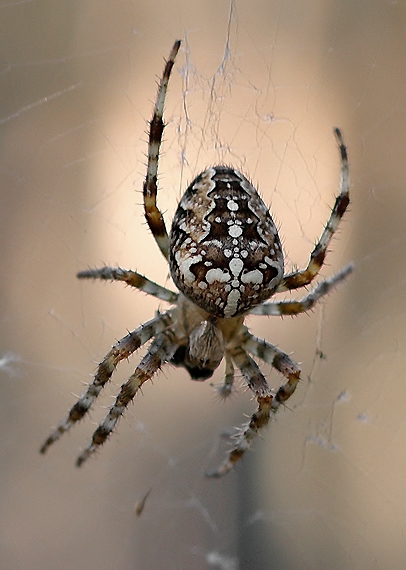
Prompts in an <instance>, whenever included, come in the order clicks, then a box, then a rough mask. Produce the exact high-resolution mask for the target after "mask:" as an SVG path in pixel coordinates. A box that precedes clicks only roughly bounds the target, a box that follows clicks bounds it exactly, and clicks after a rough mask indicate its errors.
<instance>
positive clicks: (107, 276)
mask: <svg viewBox="0 0 406 570" xmlns="http://www.w3.org/2000/svg"><path fill="white" fill-rule="evenodd" d="M76 277H77V278H78V279H102V280H106V281H124V283H127V285H130V286H131V287H135V288H136V289H139V290H140V291H144V293H148V295H153V296H154V297H156V298H157V299H161V301H168V303H176V301H177V299H178V297H179V295H178V293H174V292H173V291H170V290H169V289H166V287H162V286H161V285H158V283H154V281H151V280H150V279H148V277H145V276H144V275H141V274H140V273H137V272H136V271H130V270H127V269H122V268H121V267H100V268H99V269H87V270H85V271H80V272H79V273H78V274H77V275H76Z"/></svg>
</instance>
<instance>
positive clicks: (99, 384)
mask: <svg viewBox="0 0 406 570" xmlns="http://www.w3.org/2000/svg"><path fill="white" fill-rule="evenodd" d="M172 323H173V318H172V311H168V312H166V313H163V314H160V315H158V316H156V317H155V318H153V319H151V320H150V321H148V322H147V323H145V324H144V325H142V326H140V327H138V328H137V329H135V330H134V331H132V332H130V333H128V335H126V336H125V337H124V338H122V339H121V340H119V341H118V342H117V343H116V344H115V345H114V346H113V347H112V348H111V350H110V351H109V352H108V353H107V354H106V356H105V357H104V359H103V361H102V362H101V363H100V364H99V366H98V369H97V372H96V375H95V377H94V380H93V382H92V383H91V384H90V385H89V387H88V388H87V390H86V392H85V393H84V394H83V395H82V396H81V397H80V398H79V400H78V401H77V402H76V404H75V405H74V406H73V407H72V408H71V409H70V411H69V413H68V416H67V418H66V419H65V420H64V421H63V422H61V423H60V424H59V426H58V427H57V428H56V429H55V430H54V431H53V432H52V433H51V435H50V436H49V437H48V439H47V440H46V441H45V443H44V444H43V445H42V447H41V449H40V452H41V453H45V452H46V451H47V450H48V447H50V446H51V445H52V444H53V443H54V442H55V441H57V440H58V439H60V437H61V436H62V435H63V434H64V433H65V432H67V431H68V430H69V429H70V428H71V427H72V426H73V425H74V424H75V423H76V422H78V421H79V420H81V419H82V418H83V417H84V416H85V414H87V412H88V411H89V410H90V408H91V407H92V404H93V402H94V401H95V399H96V398H97V397H98V395H99V394H100V392H101V390H102V389H103V387H104V386H105V385H106V383H107V382H108V381H109V380H110V378H111V376H112V374H113V372H114V370H115V369H116V366H117V364H118V363H119V362H121V360H124V359H125V358H128V357H129V356H130V355H131V354H132V353H133V352H135V351H136V350H137V349H138V348H140V346H142V345H143V344H145V343H146V342H147V341H148V340H149V339H150V338H152V337H153V336H155V335H157V334H159V333H161V332H162V331H163V330H165V329H167V328H168V327H169V326H170V325H171V324H172Z"/></svg>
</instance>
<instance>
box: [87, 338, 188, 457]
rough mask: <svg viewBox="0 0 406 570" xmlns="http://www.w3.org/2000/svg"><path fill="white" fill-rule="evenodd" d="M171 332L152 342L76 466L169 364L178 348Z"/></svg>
mask: <svg viewBox="0 0 406 570" xmlns="http://www.w3.org/2000/svg"><path fill="white" fill-rule="evenodd" d="M173 336H174V335H173V334H172V333H171V331H166V332H165V333H162V334H160V335H158V336H157V337H156V338H155V340H154V341H153V342H152V344H151V346H150V347H149V350H148V352H147V354H146V355H145V356H144V358H143V359H142V360H141V362H140V363H139V365H138V366H137V368H136V369H135V371H134V374H132V375H131V376H130V378H129V379H128V380H127V382H126V383H125V384H123V385H122V386H121V390H120V393H119V394H118V396H117V398H116V401H115V402H114V404H113V406H112V407H111V408H110V411H109V412H108V414H107V415H106V417H105V418H104V419H103V420H102V421H101V422H100V425H99V427H98V428H97V429H96V431H95V432H94V434H93V437H92V441H91V442H90V444H89V445H88V446H87V447H86V448H85V449H84V450H83V451H82V453H81V454H80V455H79V457H78V459H77V461H76V465H77V466H78V467H80V466H81V465H82V463H83V462H84V461H86V459H87V458H88V457H90V455H92V454H93V453H94V452H95V451H96V450H97V449H98V448H99V446H100V445H102V444H103V443H104V442H105V441H106V439H107V438H108V437H109V435H110V434H111V432H112V431H113V429H114V427H115V425H116V424H117V422H118V420H119V419H120V417H121V416H122V415H123V413H124V411H125V409H126V408H127V406H128V404H129V403H130V402H131V401H132V400H133V398H134V397H135V395H136V393H137V392H138V390H139V389H140V388H141V386H142V385H143V384H144V382H146V381H147V380H150V379H151V378H152V377H153V376H154V374H155V373H156V372H158V370H159V369H160V368H161V367H162V365H163V364H165V363H166V362H169V360H170V359H171V358H172V356H173V354H174V352H175V351H176V349H177V348H178V345H177V343H176V341H175V340H174V338H173Z"/></svg>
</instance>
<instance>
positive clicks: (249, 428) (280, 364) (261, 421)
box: [207, 332, 300, 477]
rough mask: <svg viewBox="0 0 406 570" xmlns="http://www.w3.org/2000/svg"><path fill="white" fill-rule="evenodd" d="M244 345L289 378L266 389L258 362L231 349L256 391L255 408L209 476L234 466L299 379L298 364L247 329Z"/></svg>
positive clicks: (241, 352) (237, 364) (253, 390)
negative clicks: (216, 467)
mask: <svg viewBox="0 0 406 570" xmlns="http://www.w3.org/2000/svg"><path fill="white" fill-rule="evenodd" d="M244 348H246V349H247V350H248V351H249V352H251V353H252V354H255V355H256V356H258V357H259V358H261V359H262V360H264V361H265V362H267V363H268V364H271V365H272V366H273V367H274V368H276V369H277V370H278V371H279V372H281V373H282V374H283V375H284V376H285V378H287V379H288V380H287V382H286V383H285V384H283V385H282V386H281V387H280V388H279V390H278V391H277V392H276V394H275V393H274V392H273V391H271V389H270V388H269V386H268V383H267V381H266V379H265V377H264V375H263V374H262V372H261V371H260V369H259V368H258V365H257V364H256V363H255V361H254V360H253V359H252V358H251V357H250V356H249V355H248V354H247V353H246V352H245V350H242V349H236V350H235V351H233V360H234V362H235V364H236V366H237V367H238V368H239V369H240V370H241V372H242V374H243V376H244V378H245V379H246V381H247V383H248V386H249V388H250V389H251V390H252V392H253V393H254V394H255V397H256V399H257V402H258V409H257V411H256V412H255V413H254V414H253V415H252V416H251V419H250V421H249V423H248V424H247V425H246V426H243V427H242V429H241V431H240V433H239V434H238V435H237V438H236V444H235V446H234V447H233V449H232V450H231V451H230V452H229V454H228V456H227V458H226V460H225V461H224V463H223V464H222V465H221V466H220V467H219V468H218V469H217V470H216V471H213V472H211V473H208V474H207V476H208V477H223V476H224V475H226V474H227V473H228V472H229V471H230V470H231V469H232V468H233V467H234V465H235V463H236V462H237V461H238V460H239V459H241V457H242V456H243V455H244V453H245V452H246V451H247V450H248V449H249V448H250V446H251V442H252V440H253V439H254V437H255V436H257V435H258V432H259V430H260V429H262V428H263V427H265V426H266V425H267V424H268V422H269V418H270V416H271V414H275V413H276V412H277V410H278V408H279V406H280V405H281V404H282V403H283V402H285V401H286V400H287V399H288V398H290V396H291V395H292V394H293V392H294V391H295V389H296V386H297V384H298V382H299V379H300V368H299V366H298V365H297V364H296V363H295V362H294V361H293V360H292V359H291V358H290V357H289V356H288V355H287V354H285V353H284V352H282V351H281V350H279V348H277V347H276V346H273V345H272V344H269V343H267V342H266V341H264V340H260V339H257V338H255V337H254V336H253V335H251V334H250V333H248V332H246V340H245V342H244Z"/></svg>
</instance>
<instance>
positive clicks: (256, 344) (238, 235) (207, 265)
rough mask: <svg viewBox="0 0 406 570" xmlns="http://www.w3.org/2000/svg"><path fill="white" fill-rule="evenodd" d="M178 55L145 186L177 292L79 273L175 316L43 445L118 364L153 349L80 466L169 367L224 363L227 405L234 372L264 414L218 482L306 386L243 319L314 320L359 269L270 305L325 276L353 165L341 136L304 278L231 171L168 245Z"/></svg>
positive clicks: (188, 206)
mask: <svg viewBox="0 0 406 570" xmlns="http://www.w3.org/2000/svg"><path fill="white" fill-rule="evenodd" d="M179 47H180V41H177V42H175V44H174V46H173V48H172V51H171V54H170V56H169V59H168V61H167V63H166V66H165V70H164V73H163V76H162V79H161V83H160V85H159V89H158V96H157V99H156V103H155V109H154V114H153V117H152V120H151V122H150V134H149V148H148V167H147V175H146V179H145V182H144V208H145V217H146V220H147V222H148V225H149V227H150V229H151V231H152V234H153V236H154V238H155V240H156V242H157V244H158V246H159V248H160V250H161V252H162V254H163V255H164V256H165V258H166V259H167V260H168V262H169V266H170V271H171V276H172V279H173V281H174V283H175V285H176V286H177V288H178V289H179V293H175V292H172V291H170V290H168V289H166V288H165V287H162V286H161V285H158V284H157V283H154V282H153V281H150V280H149V279H148V278H147V277H144V276H143V275H140V274H139V273H137V272H135V271H130V270H125V269H121V268H114V267H102V268H100V269H91V270H87V271H81V272H80V273H78V277H79V278H80V279H89V278H93V279H104V280H106V279H107V280H117V281H123V282H125V283H127V284H128V285H131V286H132V287H135V288H137V289H139V290H141V291H144V292H146V293H148V294H150V295H153V296H155V297H156V298H158V299H160V300H162V301H167V302H169V303H171V304H172V305H173V307H172V308H170V309H169V310H168V311H166V312H164V313H158V314H157V315H156V316H155V317H154V318H152V319H151V320H150V321H148V322H147V323H144V324H143V325H141V326H140V327H138V328H137V329H135V330H134V331H132V332H130V333H128V334H127V335H126V336H125V337H123V338H122V339H121V340H119V341H118V342H117V343H116V344H115V345H114V346H113V347H112V348H111V350H110V351H109V352H108V353H107V354H106V356H105V357H104V359H103V361H102V362H101V363H100V364H99V366H98V369H97V372H96V375H95V377H94V380H93V382H92V383H91V384H90V386H89V387H88V389H87V390H86V392H85V393H84V394H83V395H82V396H81V397H80V398H79V400H78V401H77V402H76V404H74V406H73V407H72V408H71V410H70V412H69V414H68V417H67V418H66V419H65V420H64V421H63V422H62V423H61V424H60V425H59V426H58V427H57V428H56V429H55V430H54V431H53V432H52V434H51V435H50V436H49V437H48V439H47V440H46V441H45V443H44V445H43V446H42V447H41V452H42V453H45V451H46V450H47V449H48V447H49V446H50V445H51V444H52V443H54V442H55V441H56V440H57V439H59V438H60V437H61V435H62V434H63V433H64V432H66V431H67V430H68V429H70V427H71V426H72V425H73V424H74V423H76V422H77V421H78V420H80V419H81V418H82V417H83V416H84V415H85V414H86V413H87V412H88V411H89V410H90V408H91V406H92V404H93V402H94V400H95V399H96V398H97V396H98V395H99V393H100V391H101V390H102V388H103V387H104V386H105V384H106V383H107V382H108V381H109V380H110V378H111V376H112V374H113V372H114V370H115V368H116V366H117V364H118V363H119V362H120V361H121V360H123V359H125V358H127V357H129V356H130V355H131V354H132V353H133V352H135V351H136V350H137V349H138V348H139V347H140V346H142V345H144V344H145V343H146V342H148V341H149V340H152V342H151V344H150V346H149V348H148V350H147V352H146V354H145V356H144V357H143V358H142V360H141V361H140V363H139V364H138V366H137V367H136V369H135V371H134V373H133V374H132V376H131V377H130V378H129V379H128V381H127V382H126V383H125V384H123V386H122V387H121V390H120V392H119V394H118V396H117V398H116V401H115V402H114V404H113V406H112V407H111V409H110V410H109V412H108V414H107V415H106V417H105V418H104V419H103V420H102V422H101V423H100V425H99V427H98V428H97V429H96V431H95V432H94V434H93V438H92V441H91V442H90V444H89V445H88V446H87V447H86V448H85V449H84V450H83V451H82V453H81V454H80V455H79V457H78V460H77V465H81V464H82V463H83V461H85V460H86V459H87V458H88V457H89V456H90V455H91V454H92V453H94V451H96V449H98V447H99V446H100V445H101V444H102V443H104V441H105V440H106V439H107V437H108V436H109V435H110V434H111V432H112V431H113V429H114V427H115V425H116V423H117V421H118V419H119V418H120V417H121V415H122V414H123V412H124V411H125V409H126V407H127V406H128V404H129V403H130V402H131V401H132V400H133V398H134V396H135V394H136V393H137V392H138V390H139V389H140V387H141V386H142V384H143V383H144V382H146V381H147V380H150V379H151V378H152V377H153V375H154V374H155V373H156V372H157V371H158V370H159V369H160V368H161V367H162V366H163V365H164V364H165V363H171V364H174V365H175V366H180V367H183V368H185V369H186V370H187V371H188V372H189V374H190V376H191V378H192V379H194V380H206V379H207V378H210V376H212V375H213V373H214V371H215V370H216V369H217V368H218V366H219V365H220V363H221V362H222V360H223V359H224V360H225V380H224V383H223V384H222V386H221V387H220V388H219V393H220V394H221V396H223V397H226V396H228V395H229V394H230V393H231V390H232V386H233V382H234V368H235V367H236V368H238V369H239V370H240V372H241V374H242V377H243V379H244V380H245V382H246V383H247V385H248V387H249V388H250V390H251V391H252V392H253V394H254V397H255V398H256V401H257V404H258V408H257V411H256V412H255V413H254V414H253V415H252V416H251V419H250V421H249V422H248V424H247V425H245V426H243V428H242V429H241V430H240V431H239V432H238V435H237V438H236V441H235V445H234V447H233V448H232V450H231V451H230V452H229V454H228V456H227V458H226V460H225V461H224V463H223V464H222V465H221V466H220V467H219V468H218V469H217V470H216V471H214V472H212V473H210V475H211V476H214V477H220V476H222V475H225V474H226V473H227V472H228V471H229V470H230V469H231V468H232V467H233V466H234V465H235V463H236V462H237V461H238V460H239V459H240V458H241V457H242V455H243V454H244V453H245V451H246V450H247V449H248V448H249V446H250V443H251V441H252V439H253V438H254V437H255V436H256V435H257V433H258V431H259V430H260V429H261V428H262V427H264V426H265V425H266V424H267V423H268V422H269V419H270V417H271V415H272V414H274V413H275V412H276V411H277V410H278V408H279V406H280V405H281V404H283V403H284V402H285V401H286V400H287V399H288V398H290V396H291V395H292V394H293V392H294V391H295V389H296V386H297V383H298V381H299V378H300V368H299V366H298V365H297V364H296V363H295V362H294V361H293V360H292V359H291V358H290V357H289V356H288V355H287V354H286V353H284V352H283V351H282V350H280V349H279V348H277V347H276V346H274V345H272V344H270V343H269V342H267V341H265V340H262V339H258V338H256V337H255V336H253V335H252V334H251V333H250V332H249V330H248V329H247V327H246V326H245V325H244V318H245V316H246V315H247V314H256V315H276V316H280V315H296V314H299V313H303V312H305V311H308V310H309V309H311V308H312V307H313V306H314V304H315V303H316V302H317V301H318V300H319V299H320V298H321V297H323V296H324V295H326V294H327V293H328V292H329V291H330V290H331V289H332V287H333V286H334V285H336V284H337V283H339V282H340V281H342V280H343V279H344V278H345V277H346V276H347V275H348V274H349V273H350V272H351V271H352V265H351V264H350V265H347V266H346V267H344V268H343V269H342V270H341V271H339V272H338V273H336V274H335V275H333V276H332V277H329V278H328V279H325V280H324V281H322V282H320V283H319V284H318V285H317V286H316V287H315V288H314V289H313V290H312V291H310V292H309V293H308V294H307V295H306V296H305V297H303V299H301V300H299V301H295V300H293V301H276V302H268V303H266V302H265V301H266V300H267V299H269V298H270V297H271V296H272V295H274V294H275V293H280V292H284V291H289V290H292V289H297V288H299V287H304V286H306V285H308V284H309V283H311V282H312V281H313V279H314V278H315V277H316V275H317V274H318V272H319V271H320V268H321V267H322V265H323V262H324V258H325V255H326V251H327V248H328V245H329V243H330V241H331V239H332V237H333V235H334V232H335V231H336V229H337V226H338V224H339V222H340V219H341V217H342V216H343V214H344V212H345V210H346V208H347V206H348V203H349V181H348V159H347V150H346V147H345V145H344V142H343V139H342V136H341V132H340V131H339V129H335V131H334V132H335V136H336V139H337V142H338V145H339V149H340V158H341V187H340V193H339V195H338V197H337V198H336V202H335V204H334V207H333V210H332V212H331V215H330V218H329V220H328V221H327V224H326V226H325V228H324V230H323V232H322V234H321V237H320V239H319V241H318V242H317V244H316V246H315V248H314V250H313V251H312V253H311V255H310V260H309V263H308V265H307V267H306V268H305V269H303V270H300V271H294V272H292V273H289V274H287V275H284V263H283V253H282V247H281V243H280V240H279V236H278V232H277V230H276V227H275V224H274V222H273V220H272V217H271V215H270V213H269V210H268V209H267V207H266V206H265V204H264V202H263V201H262V200H261V198H260V196H259V195H258V193H257V191H256V190H255V188H254V187H253V186H252V184H251V183H250V182H249V181H248V180H247V179H246V178H245V176H243V175H242V174H241V173H240V172H238V171H237V170H234V169H233V168H230V167H226V166H213V167H211V168H208V169H207V170H205V171H204V172H203V173H201V174H200V175H199V176H198V177H197V178H196V179H195V180H194V181H193V182H192V183H191V184H190V186H189V188H188V189H187V190H186V192H185V194H184V195H183V197H182V199H181V201H180V203H179V206H178V209H177V211H176V213H175V216H174V219H173V223H172V228H171V232H170V236H169V235H168V233H167V231H166V226H165V222H164V219H163V216H162V214H161V212H160V210H159V209H158V207H157V204H156V198H157V172H158V159H159V151H160V146H161V140H162V132H163V129H164V123H163V119H162V115H163V107H164V102H165V96H166V91H167V87H168V81H169V77H170V74H171V71H172V68H173V65H174V62H175V58H176V55H177V53H178V51H179ZM252 356H255V357H257V358H258V359H260V360H262V361H264V362H267V363H268V364H270V365H271V366H273V367H274V368H275V369H276V370H278V371H279V372H280V373H281V374H282V375H283V376H284V377H285V383H284V384H282V386H280V387H279V388H278V389H277V390H272V389H271V388H270V387H269V385H268V382H267V380H266V378H265V377H264V375H263V374H262V372H261V371H260V369H259V367H258V365H257V364H256V362H255V360H254V359H253V358H252Z"/></svg>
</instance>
